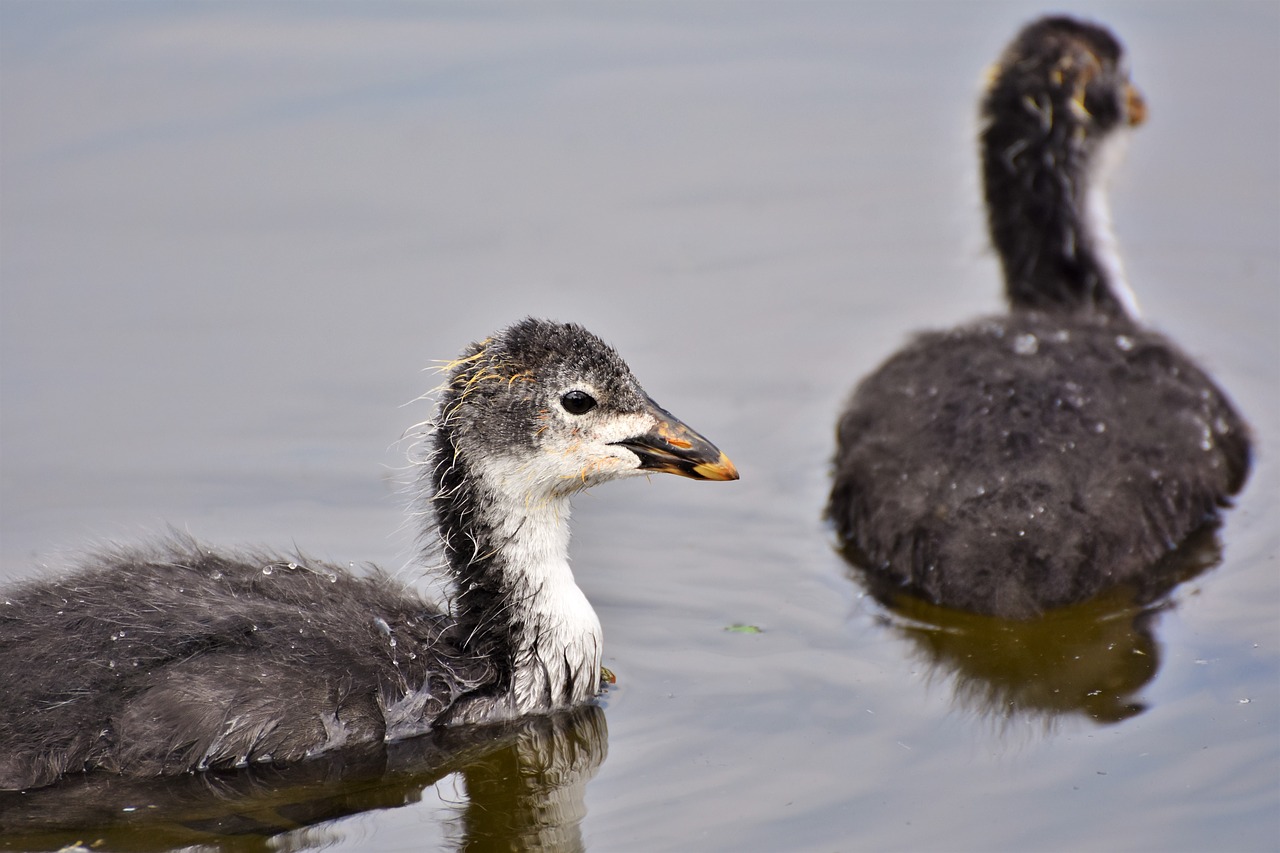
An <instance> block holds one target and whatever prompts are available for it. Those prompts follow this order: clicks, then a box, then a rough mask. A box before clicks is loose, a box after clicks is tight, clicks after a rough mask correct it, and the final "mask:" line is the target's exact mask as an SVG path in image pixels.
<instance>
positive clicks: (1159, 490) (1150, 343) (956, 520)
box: [831, 312, 1249, 617]
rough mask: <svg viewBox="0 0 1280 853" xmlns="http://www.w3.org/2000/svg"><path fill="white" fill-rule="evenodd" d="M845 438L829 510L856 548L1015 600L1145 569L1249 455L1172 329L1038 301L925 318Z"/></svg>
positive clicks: (1142, 577)
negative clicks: (935, 321) (1023, 307)
mask: <svg viewBox="0 0 1280 853" xmlns="http://www.w3.org/2000/svg"><path fill="white" fill-rule="evenodd" d="M838 441H839V444H840V448H841V451H840V455H839V458H838V461H837V469H836V475H835V484H834V487H833V490H832V493H831V517H832V519H833V520H834V522H835V526H836V529H837V532H838V533H839V535H840V536H841V537H842V539H844V540H845V541H846V542H848V543H850V544H851V545H852V546H853V547H854V548H855V549H856V551H857V556H858V561H859V562H860V563H861V564H862V565H863V566H864V567H865V568H867V569H868V570H871V571H873V572H874V573H876V574H877V575H879V576H880V577H881V578H882V579H887V580H890V581H891V582H892V584H893V585H894V586H897V587H899V588H904V589H908V590H911V591H913V592H916V593H917V594H920V595H923V596H924V597H925V598H927V599H928V600H930V601H933V602H935V603H942V604H946V605H947V606H950V607H956V608H960V609H964V610H973V611H977V612H984V613H993V614H997V615H1002V616H1010V617H1029V616H1033V615H1035V614H1037V613H1039V612H1041V611H1042V610H1044V609H1046V608H1052V607H1058V606H1062V605H1066V604H1071V603H1074V602H1079V601H1084V600H1086V599H1088V598H1091V597H1093V596H1094V595H1096V594H1097V593H1098V592H1100V591H1102V590H1103V589H1106V588H1108V587H1110V586H1113V585H1115V584H1119V583H1133V584H1137V585H1142V584H1144V583H1145V582H1146V580H1147V573H1148V569H1149V567H1150V566H1151V565H1152V564H1153V563H1155V562H1156V561H1157V560H1158V559H1159V558H1160V557H1161V556H1163V555H1164V554H1165V553H1167V552H1168V551H1169V550H1170V549H1172V548H1174V547H1176V546H1177V545H1178V544H1179V543H1180V542H1181V541H1182V540H1183V539H1184V538H1185V537H1186V536H1187V535H1188V534H1189V533H1191V532H1192V531H1194V530H1195V529H1196V528H1198V527H1200V526H1201V525H1203V524H1204V523H1205V522H1206V521H1208V520H1209V519H1211V518H1213V516H1214V514H1215V512H1216V511H1217V508H1218V507H1219V506H1220V505H1221V504H1222V502H1223V501H1224V500H1225V496H1227V495H1229V494H1232V493H1234V492H1235V491H1236V490H1237V489H1238V488H1239V487H1240V485H1241V483H1242V481H1243V479H1244V475H1245V471H1246V470H1247V466H1248V459H1249V441H1248V437H1247V431H1246V428H1245V426H1244V424H1243V423H1242V422H1241V421H1240V418H1239V416H1238V415H1237V414H1236V413H1235V411H1234V409H1233V408H1232V407H1231V404H1230V402H1229V401H1228V400H1227V398H1226V397H1225V395H1224V394H1223V393H1222V392H1221V391H1220V390H1219V389H1218V388H1217V386H1216V385H1214V383H1213V382H1212V380H1210V379H1209V377H1208V376H1206V375H1205V374H1204V373H1203V372H1202V371H1201V370H1200V369H1199V368H1197V367H1196V366H1195V364H1194V363H1192V361H1191V360H1190V359H1188V358H1187V357H1186V356H1185V355H1183V354H1182V353H1181V352H1179V350H1178V349H1177V348H1176V347H1175V346H1173V345H1172V344H1171V343H1170V342H1169V341H1167V340H1165V339H1164V338H1163V337H1161V336H1160V335H1157V334H1155V333H1153V332H1149V331H1144V330H1141V329H1135V328H1132V327H1130V326H1129V325H1128V324H1124V323H1116V322H1113V321H1108V320H1106V319H1103V318H1098V317H1094V318H1081V317H1076V318H1072V317H1057V316H1053V315H1046V314H1040V313H1034V312H1019V313H1017V314H1013V315H1009V316H1001V317H992V318H989V319H986V320H981V321H978V322H976V323H973V324H971V325H968V326H965V327H962V328H959V329H955V330H952V331H947V332H935V333H930V334H925V335H921V336H920V337H919V338H918V339H917V340H916V341H915V342H914V343H913V344H911V345H910V346H908V347H907V348H906V349H904V350H902V351H901V352H899V353H898V354H896V355H895V356H893V357H892V358H891V359H890V360H889V361H888V362H887V363H885V364H884V365H883V366H882V367H881V368H880V369H879V370H877V371H876V372H875V373H874V374H872V375H871V376H870V377H869V378H868V379H866V380H865V381H864V382H863V383H862V384H861V385H860V386H859V388H858V390H857V392H856V393H855V395H854V400H853V404H852V405H851V406H850V407H849V408H848V409H847V410H846V411H845V413H844V414H843V415H842V416H841V418H840V422H839V427H838ZM1151 580H1152V581H1154V580H1155V579H1151Z"/></svg>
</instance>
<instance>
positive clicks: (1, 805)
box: [0, 705, 608, 853]
mask: <svg viewBox="0 0 1280 853" xmlns="http://www.w3.org/2000/svg"><path fill="white" fill-rule="evenodd" d="M607 744H608V729H607V728H606V725H605V717H604V711H603V710H601V709H600V708H599V707H598V706H595V705H587V706H583V707H579V708H575V709H572V710H570V711H563V712H560V713H556V714H551V715H546V716H537V717H527V718H524V719H520V720H517V721H514V722H511V723H504V724H492V725H484V726H460V727H456V728H450V729H444V730H440V731H437V732H434V733H432V734H430V735H426V736H423V737H420V738H413V739H410V740H405V741H400V742H397V743H392V744H379V745H373V746H368V747H366V748H363V749H359V750H352V751H349V752H344V753H341V754H337V755H332V756H330V755H326V756H322V757H319V758H317V759H314V760H311V761H306V762H302V763H299V764H295V765H289V766H282V767H253V768H248V769H245V770H242V771H238V772H224V773H214V772H209V773H197V774H188V775H184V776H178V777H171V778H167V779H129V778H124V777H119V776H111V775H107V774H90V775H88V776H83V777H71V778H68V779H64V780H63V781H62V782H60V783H58V784H56V785H53V786H51V787H48V788H41V789H38V790H35V791H31V792H29V793H8V792H6V793H3V794H0V849H5V850H57V849H59V848H61V847H63V846H65V845H68V844H72V843H74V842H77V841H79V842H81V843H83V844H84V845H85V846H86V847H91V848H92V849H94V850H137V851H142V850H167V849H171V848H173V847H178V846H189V845H200V846H201V847H202V848H205V849H216V850H225V851H246V853H247V851H259V850H262V851H265V850H300V849H304V848H314V847H316V846H324V845H326V844H331V843H333V842H335V841H336V840H337V839H339V838H340V837H341V834H342V830H341V826H340V824H334V825H328V826H315V824H319V823H321V822H323V821H331V820H334V819H336V818H341V817H344V816H346V815H351V814H356V813H358V812H364V811H369V810H372V809H386V808H396V807H399V806H404V805H409V804H412V803H416V802H418V801H419V800H420V799H421V798H422V792H423V790H424V789H425V788H428V787H430V786H432V785H434V784H435V783H436V782H438V781H440V780H441V779H443V778H445V777H446V776H448V775H449V774H451V773H458V774H460V776H461V778H462V780H463V783H464V785H465V788H466V791H467V802H466V803H464V804H461V805H460V806H459V809H460V814H459V815H458V817H457V818H456V819H455V820H454V821H453V824H454V825H453V827H451V829H452V830H453V835H454V836H456V837H455V838H454V841H455V843H456V846H457V848H458V849H459V850H476V849H482V850H483V849H495V848H496V849H502V850H513V851H518V850H554V851H574V850H581V849H583V844H582V840H581V836H580V835H579V824H580V822H581V820H582V817H583V814H584V806H583V794H584V792H585V789H586V783H587V781H588V780H590V779H591V778H592V777H593V776H594V775H595V772H596V769H597V768H598V767H599V766H600V764H601V763H602V762H603V761H604V758H605V755H606V753H607V748H608V747H607Z"/></svg>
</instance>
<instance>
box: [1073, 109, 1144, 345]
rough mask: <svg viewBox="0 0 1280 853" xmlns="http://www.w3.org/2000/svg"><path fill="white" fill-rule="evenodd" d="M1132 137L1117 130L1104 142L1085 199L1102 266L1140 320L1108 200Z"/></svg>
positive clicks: (1119, 297)
mask: <svg viewBox="0 0 1280 853" xmlns="http://www.w3.org/2000/svg"><path fill="white" fill-rule="evenodd" d="M1128 136H1129V134H1128V133H1127V132H1125V131H1123V130H1117V131H1115V132H1113V133H1112V134H1111V136H1110V137H1108V138H1107V139H1105V140H1103V142H1102V145H1101V146H1100V149H1099V150H1098V151H1096V152H1094V165H1093V168H1092V174H1090V175H1089V184H1088V189H1087V191H1086V197H1085V209H1084V211H1083V218H1084V220H1085V222H1086V224H1087V227H1088V229H1089V238H1090V242H1091V244H1092V248H1093V251H1094V254H1095V255H1096V256H1097V258H1098V263H1099V265H1100V266H1101V267H1102V268H1103V270H1105V271H1106V274H1107V279H1108V282H1107V283H1108V284H1109V285H1110V287H1111V292H1112V294H1114V296H1115V298H1116V300H1117V301H1119V303H1120V305H1121V306H1122V307H1123V308H1124V310H1125V312H1126V313H1128V315H1129V316H1130V317H1131V318H1133V319H1134V320H1136V319H1138V317H1139V316H1141V315H1140V312H1139V309H1138V297H1137V295H1136V294H1135V293H1134V292H1133V288H1132V287H1130V286H1129V279H1128V277H1127V276H1126V275H1125V273H1124V264H1123V263H1121V261H1120V249H1119V247H1118V246H1117V245H1116V237H1115V232H1114V231H1113V230H1112V228H1111V205H1110V203H1109V202H1108V200H1107V198H1108V196H1107V181H1108V179H1109V178H1110V176H1111V172H1112V170H1113V168H1114V167H1115V165H1116V163H1118V162H1119V161H1120V160H1121V159H1122V158H1123V156H1124V150H1125V147H1126V145H1127V143H1128Z"/></svg>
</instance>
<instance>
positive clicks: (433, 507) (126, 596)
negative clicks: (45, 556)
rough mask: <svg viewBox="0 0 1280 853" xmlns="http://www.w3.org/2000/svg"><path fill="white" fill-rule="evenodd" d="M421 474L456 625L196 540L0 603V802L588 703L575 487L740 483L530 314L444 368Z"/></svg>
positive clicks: (588, 627)
mask: <svg viewBox="0 0 1280 853" xmlns="http://www.w3.org/2000/svg"><path fill="white" fill-rule="evenodd" d="M446 372H447V377H448V378H447V382H446V385H445V387H444V389H443V390H442V392H441V396H440V402H439V409H438V417H437V419H436V423H435V424H434V429H433V432H432V435H431V439H430V445H431V453H430V456H429V458H428V459H427V461H426V462H425V463H424V473H423V486H424V492H425V495H426V500H425V512H424V514H425V515H427V516H429V517H431V518H433V519H434V520H435V521H436V525H435V527H434V528H431V532H433V533H435V534H438V538H439V548H440V549H441V550H442V551H443V554H444V557H445V562H446V565H447V568H448V571H449V573H450V575H451V578H452V580H453V583H454V587H455V592H454V597H453V602H452V607H451V608H450V610H449V611H448V612H442V611H441V610H439V609H438V608H436V607H434V606H433V605H431V604H430V603H428V602H426V601H424V600H423V599H422V598H420V597H419V596H418V595H417V594H416V593H415V592H413V591H412V590H409V589H406V588H404V587H403V586H402V585H401V584H399V583H397V582H395V581H394V580H392V579H391V578H389V577H388V576H387V575H385V574H383V573H382V572H380V571H378V570H377V569H372V568H371V569H370V570H369V571H368V572H367V573H365V574H362V575H357V574H354V573H352V572H349V571H348V570H347V569H344V568H342V567H339V566H335V565H330V564H326V563H321V562H317V561H312V560H309V559H307V558H305V557H302V556H292V557H281V556H279V555H275V554H270V553H239V554H230V553H223V552H215V551H211V550H209V549H207V548H205V547H203V546H201V545H199V544H198V543H196V542H194V541H191V540H189V539H186V538H180V537H173V538H172V539H171V540H170V541H168V542H164V543H161V544H159V545H157V546H154V547H151V548H145V549H135V550H120V551H117V552H113V553H107V554H97V555H93V556H91V557H89V558H87V559H86V560H85V561H84V562H83V565H82V567H81V568H80V569H78V570H77V571H75V572H73V573H72V574H69V575H67V576H64V577H60V578H56V579H53V580H45V579H37V580H33V581H30V582H27V583H25V584H20V585H17V586H15V587H13V588H11V589H7V590H5V591H4V593H3V595H2V596H0V684H3V685H4V688H3V690H0V789H9V790H16V789H24V788H29V787H35V786H40V785H45V784H49V783H51V782H53V781H55V780H56V779H57V778H58V777H59V776H61V775H63V774H66V773H74V772H79V771H83V770H104V771H110V772H116V773H123V774H128V775H135V776H148V775H161V774H171V773H178V772H184V771H190V770H202V769H206V768H221V769H225V768H232V767H237V766H241V765H245V764H248V763H252V762H268V761H269V762H291V761H296V760H299V759H303V758H306V757H308V756H311V755H315V754H318V753H322V752H326V751H330V750H334V749H337V748H339V747H342V746H344V745H348V744H355V743H367V742H373V741H382V740H384V739H395V738H400V737H406V736H409V735H412V734H417V733H420V732H424V731H427V730H428V729H430V728H432V727H433V726H438V725H445V724H449V723H456V722H477V721H494V720H502V719H509V718H512V717H516V716H520V715H522V714H527V713H537V712H540V711H550V710H553V709H557V708H565V707H571V706H574V705H578V704H581V703H583V702H587V701H590V699H591V698H592V697H593V696H594V695H595V694H596V692H597V690H598V688H599V677H600V644H601V641H602V637H601V633H600V625H599V620H598V619H597V618H596V616H595V613H594V611H592V609H591V607H590V604H589V603H588V602H587V601H586V598H585V597H584V596H583V595H582V593H581V591H580V590H579V589H578V587H577V586H576V585H575V584H574V581H573V575H572V573H571V572H570V570H569V566H568V559H567V553H566V551H567V547H568V516H569V505H568V500H569V497H570V495H572V494H573V493H574V492H576V491H579V490H581V489H583V488H585V487H587V486H590V485H593V484H596V483H601V482H606V481H608V480H612V479H617V478H620V477H626V476H632V475H638V474H644V473H649V472H655V471H660V472H669V473H675V474H680V475H681V476H686V477H691V478H693V479H704V480H705V479H717V480H728V479H736V477H737V472H736V471H735V470H734V468H733V465H732V463H730V462H729V460H728V459H727V458H725V456H724V455H723V454H722V453H720V451H719V450H717V449H716V448H715V447H714V446H713V445H712V444H710V442H708V441H707V440H706V439H704V438H702V437H701V436H700V435H698V434H697V433H696V432H694V431H692V430H690V429H689V428H688V427H686V426H685V425H684V424H682V423H681V422H680V421H678V420H676V419H675V418H674V417H672V416H671V415H670V414H669V413H668V412H666V411H664V410H662V409H661V408H659V407H658V406H657V404H655V403H654V402H653V401H652V400H651V399H650V398H649V397H648V396H647V395H646V394H645V393H644V391H643V389H641V387H640V385H639V384H638V383H637V382H636V380H635V378H634V376H632V374H631V371H630V369H629V368H628V367H627V366H626V364H625V362H623V361H622V359H621V357H619V356H618V354H617V353H616V352H615V351H614V350H613V349H611V348H610V347H608V346H607V345H606V344H605V343H604V342H603V341H601V340H600V339H599V338H597V337H595V336H594V335H592V334H591V333H589V332H587V331H586V330H585V329H583V328H582V327H580V326H576V325H572V324H559V323H551V322H547V321H543V320H532V319H530V320H525V321H523V322H520V323H517V324H516V325H514V326H512V327H510V328H508V329H505V330H503V331H502V332H499V333H497V334H496V335H494V336H493V337H492V338H490V339H487V340H485V341H482V342H480V343H477V344H473V345H472V346H470V347H469V348H468V349H467V350H466V351H465V352H464V353H463V355H462V356H461V357H460V358H459V359H457V360H456V361H454V362H453V363H451V364H450V365H449V366H448V367H447V368H446Z"/></svg>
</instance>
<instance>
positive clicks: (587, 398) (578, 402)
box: [560, 391, 596, 415]
mask: <svg viewBox="0 0 1280 853" xmlns="http://www.w3.org/2000/svg"><path fill="white" fill-rule="evenodd" d="M560 405H561V406H564V410H565V411H566V412H568V413H569V414H571V415H585V414H586V413H587V412H589V411H591V410H592V409H594V408H595V407H596V398H595V397H592V396H591V395H590V394H588V393H587V392H586V391H568V392H566V393H565V395H564V396H563V397H561V398H560Z"/></svg>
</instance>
